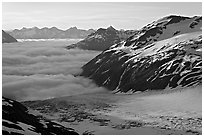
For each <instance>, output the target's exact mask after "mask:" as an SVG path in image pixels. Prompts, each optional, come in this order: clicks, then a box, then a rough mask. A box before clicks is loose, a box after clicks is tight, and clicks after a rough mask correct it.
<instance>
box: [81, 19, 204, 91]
mask: <svg viewBox="0 0 204 137" xmlns="http://www.w3.org/2000/svg"><path fill="white" fill-rule="evenodd" d="M201 27H202V17H197V16H195V17H192V18H190V17H181V16H167V17H164V18H162V19H159V20H157V21H154V22H152V23H150V24H148V25H147V26H145V27H143V28H142V29H141V30H139V32H138V33H137V34H135V35H132V36H131V37H129V38H128V39H127V40H126V41H122V42H120V43H118V44H115V45H113V46H111V47H110V48H109V49H107V50H105V51H103V52H102V53H101V54H99V55H98V56H97V57H95V58H94V59H93V60H91V61H90V62H88V63H87V64H86V65H84V66H83V67H82V69H83V72H82V74H81V75H82V76H85V77H89V78H90V79H93V80H94V81H95V82H96V83H97V84H98V85H99V86H105V87H107V88H108V89H110V90H114V91H115V92H137V91H145V90H151V89H165V88H176V87H186V86H192V85H197V84H200V83H201V82H202V31H201Z"/></svg>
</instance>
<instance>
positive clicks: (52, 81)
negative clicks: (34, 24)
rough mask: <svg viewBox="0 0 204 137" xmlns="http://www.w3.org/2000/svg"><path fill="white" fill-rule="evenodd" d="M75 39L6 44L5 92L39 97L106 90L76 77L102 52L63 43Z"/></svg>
mask: <svg viewBox="0 0 204 137" xmlns="http://www.w3.org/2000/svg"><path fill="white" fill-rule="evenodd" d="M75 42H76V41H73V40H72V41H39V42H31V41H29V42H18V43H12V44H3V47H2V52H3V54H2V73H3V74H2V79H3V80H2V91H3V96H6V97H10V98H13V99H16V100H21V101H22V100H38V99H46V98H52V97H60V96H67V95H73V94H81V93H88V92H97V91H101V90H105V89H103V88H99V87H97V86H96V85H95V84H94V83H93V82H92V81H91V80H89V79H87V78H83V77H74V75H75V74H79V73H80V72H81V71H82V70H81V67H82V66H83V65H84V64H86V63H87V62H88V61H89V60H91V59H92V58H94V57H95V56H96V55H98V54H99V53H100V52H97V51H86V50H79V49H71V50H66V49H65V48H64V47H65V46H67V45H69V44H71V43H75Z"/></svg>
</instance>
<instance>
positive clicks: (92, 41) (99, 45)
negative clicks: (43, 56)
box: [67, 26, 137, 51]
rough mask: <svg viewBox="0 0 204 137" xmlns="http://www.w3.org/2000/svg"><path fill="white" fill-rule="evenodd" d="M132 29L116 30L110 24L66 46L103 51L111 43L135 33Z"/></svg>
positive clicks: (68, 47)
mask: <svg viewBox="0 0 204 137" xmlns="http://www.w3.org/2000/svg"><path fill="white" fill-rule="evenodd" d="M136 32H137V31H134V30H126V31H124V30H116V29H114V28H113V27H112V26H110V27H108V28H107V29H103V28H100V29H98V30H97V31H96V32H95V33H92V34H90V35H89V36H87V37H86V38H85V39H84V40H82V41H80V42H78V43H76V44H72V45H69V46H67V49H71V48H80V49H85V50H98V51H103V50H105V49H108V48H109V47H110V46H112V45H113V44H116V43H118V42H120V41H122V40H126V39H127V38H128V37H129V36H131V35H132V34H134V33H136Z"/></svg>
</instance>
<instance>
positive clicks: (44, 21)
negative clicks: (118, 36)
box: [2, 2, 202, 30]
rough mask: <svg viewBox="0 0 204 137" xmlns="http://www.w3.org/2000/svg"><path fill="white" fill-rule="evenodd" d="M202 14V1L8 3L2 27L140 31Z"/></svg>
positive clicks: (5, 4)
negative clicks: (171, 19)
mask: <svg viewBox="0 0 204 137" xmlns="http://www.w3.org/2000/svg"><path fill="white" fill-rule="evenodd" d="M170 14H176V15H184V16H195V15H202V3H201V2H171V3H168V2H164V3H161V2H154V3H150V2H144V3H142V2H127V3H123V2H117V3H116V2H108V3H105V2H97V3H93V2H92V3H88V2H86V3H82V2H77V3H70V2H69V3H68V2H67V3H66V2H58V3H57V2H49V3H48V2H17V3H15V2H9V3H5V2H4V3H2V28H3V29H4V30H11V29H21V28H22V27H33V26H37V27H39V28H42V27H53V26H55V27H58V28H60V29H64V30H65V29H68V28H69V27H73V26H76V27H78V28H81V29H89V28H93V29H98V28H100V27H104V28H107V27H108V26H110V25H112V26H114V27H115V28H116V29H139V28H141V27H143V26H145V25H146V24H148V23H150V22H152V21H154V20H157V19H159V18H161V17H164V16H167V15H170Z"/></svg>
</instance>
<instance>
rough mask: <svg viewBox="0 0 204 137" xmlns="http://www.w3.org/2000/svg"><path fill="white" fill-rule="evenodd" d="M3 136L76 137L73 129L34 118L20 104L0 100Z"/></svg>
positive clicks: (5, 99) (4, 99) (40, 118)
mask: <svg viewBox="0 0 204 137" xmlns="http://www.w3.org/2000/svg"><path fill="white" fill-rule="evenodd" d="M2 134H3V135H9V134H10V135H21V134H23V135H36V134H37V135H39V134H42V135H52V134H57V135H77V134H78V133H76V132H75V131H74V130H73V129H71V128H67V127H64V126H62V125H60V124H59V123H57V122H54V121H50V120H48V119H46V118H44V117H42V116H40V115H38V116H36V115H34V114H32V113H30V112H29V110H28V109H27V108H26V107H25V106H23V105H22V104H21V103H19V102H17V101H14V100H11V99H8V98H5V97H3V98H2Z"/></svg>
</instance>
